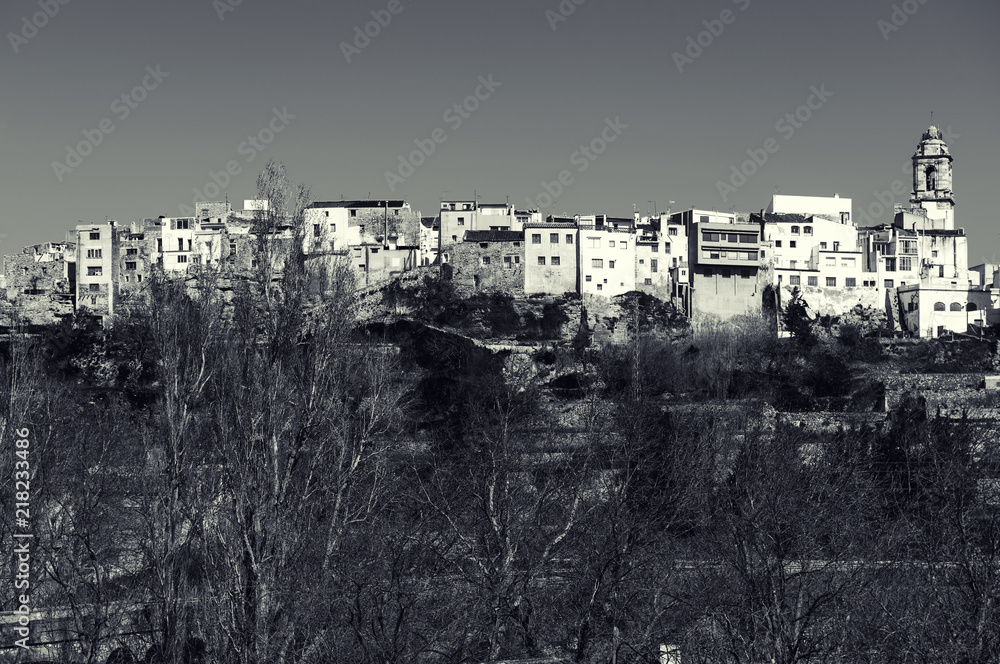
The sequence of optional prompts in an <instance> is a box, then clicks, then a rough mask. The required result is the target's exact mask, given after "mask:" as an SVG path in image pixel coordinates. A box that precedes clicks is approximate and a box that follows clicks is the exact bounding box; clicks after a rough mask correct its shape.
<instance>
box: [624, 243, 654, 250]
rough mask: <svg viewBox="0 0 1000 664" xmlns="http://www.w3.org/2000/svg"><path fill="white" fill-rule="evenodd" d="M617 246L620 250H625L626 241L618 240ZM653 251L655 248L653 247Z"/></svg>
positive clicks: (626, 247)
mask: <svg viewBox="0 0 1000 664" xmlns="http://www.w3.org/2000/svg"><path fill="white" fill-rule="evenodd" d="M618 248H619V249H621V250H622V251H625V250H626V249H628V242H619V243H618ZM653 251H656V250H655V249H654V250H653Z"/></svg>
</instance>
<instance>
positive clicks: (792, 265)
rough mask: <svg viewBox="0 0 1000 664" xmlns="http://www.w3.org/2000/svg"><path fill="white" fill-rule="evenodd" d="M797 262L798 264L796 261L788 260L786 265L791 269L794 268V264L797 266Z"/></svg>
mask: <svg viewBox="0 0 1000 664" xmlns="http://www.w3.org/2000/svg"><path fill="white" fill-rule="evenodd" d="M798 264H799V262H798V261H788V267H790V268H792V269H793V270H794V269H795V266H797V265H798Z"/></svg>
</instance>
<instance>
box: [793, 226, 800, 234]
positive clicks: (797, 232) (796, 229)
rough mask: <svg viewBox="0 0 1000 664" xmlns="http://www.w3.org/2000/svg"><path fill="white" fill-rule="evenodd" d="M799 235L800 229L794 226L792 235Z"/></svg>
mask: <svg viewBox="0 0 1000 664" xmlns="http://www.w3.org/2000/svg"><path fill="white" fill-rule="evenodd" d="M798 234H799V227H798V226H792V235H798Z"/></svg>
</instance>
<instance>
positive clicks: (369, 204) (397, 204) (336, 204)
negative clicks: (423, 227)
mask: <svg viewBox="0 0 1000 664" xmlns="http://www.w3.org/2000/svg"><path fill="white" fill-rule="evenodd" d="M387 205H388V207H390V208H401V207H405V206H406V201H401V200H395V201H393V200H390V201H386V200H384V199H383V200H367V201H326V202H322V201H320V202H316V203H313V204H312V205H310V206H309V207H310V208H384V207H386V206H387Z"/></svg>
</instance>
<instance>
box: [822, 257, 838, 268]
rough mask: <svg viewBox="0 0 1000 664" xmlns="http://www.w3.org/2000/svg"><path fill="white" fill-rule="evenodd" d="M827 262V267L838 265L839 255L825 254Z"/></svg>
mask: <svg viewBox="0 0 1000 664" xmlns="http://www.w3.org/2000/svg"><path fill="white" fill-rule="evenodd" d="M824 258H825V261H824V262H825V263H826V266H827V267H837V257H836V256H824Z"/></svg>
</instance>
